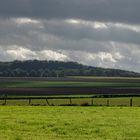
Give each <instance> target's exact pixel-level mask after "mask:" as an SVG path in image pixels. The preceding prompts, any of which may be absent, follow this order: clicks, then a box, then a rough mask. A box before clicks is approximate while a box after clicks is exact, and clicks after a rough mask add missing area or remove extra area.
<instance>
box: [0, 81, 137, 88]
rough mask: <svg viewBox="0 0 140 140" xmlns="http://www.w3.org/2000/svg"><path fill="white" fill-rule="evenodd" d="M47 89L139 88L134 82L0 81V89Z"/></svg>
mask: <svg viewBox="0 0 140 140" xmlns="http://www.w3.org/2000/svg"><path fill="white" fill-rule="evenodd" d="M48 87H112V88H113V87H114V88H125V87H127V88H140V83H135V82H132V83H131V82H128V83H127V82H60V81H59V82H54V81H52V82H50V81H0V88H48Z"/></svg>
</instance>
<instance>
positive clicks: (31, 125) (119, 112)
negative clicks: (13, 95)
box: [0, 106, 140, 140]
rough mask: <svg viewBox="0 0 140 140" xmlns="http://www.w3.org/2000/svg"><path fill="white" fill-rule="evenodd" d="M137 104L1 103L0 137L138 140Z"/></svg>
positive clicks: (19, 139) (20, 139) (0, 139)
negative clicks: (61, 104)
mask: <svg viewBox="0 0 140 140" xmlns="http://www.w3.org/2000/svg"><path fill="white" fill-rule="evenodd" d="M139 118H140V108H139V107H70V106H69V107H60V106H59V107H58V106H55V107H54V106H53V107H46V106H35V107H34V106H1V107H0V140H105V139H106V140H125V139H126V140H138V139H140V133H139V130H140V119H139Z"/></svg>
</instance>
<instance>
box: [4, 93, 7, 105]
mask: <svg viewBox="0 0 140 140" xmlns="http://www.w3.org/2000/svg"><path fill="white" fill-rule="evenodd" d="M6 103H7V95H5V98H4V105H6Z"/></svg>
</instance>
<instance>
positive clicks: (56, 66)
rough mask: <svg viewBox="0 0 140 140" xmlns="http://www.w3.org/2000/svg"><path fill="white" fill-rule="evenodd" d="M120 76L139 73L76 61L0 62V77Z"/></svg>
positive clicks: (137, 74)
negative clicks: (86, 64) (87, 64)
mask: <svg viewBox="0 0 140 140" xmlns="http://www.w3.org/2000/svg"><path fill="white" fill-rule="evenodd" d="M65 76H120V77H126V76H128V77H140V74H139V73H135V72H130V71H124V70H119V69H106V68H99V67H92V66H85V65H82V64H79V63H77V62H61V61H39V60H27V61H13V62H0V77H65Z"/></svg>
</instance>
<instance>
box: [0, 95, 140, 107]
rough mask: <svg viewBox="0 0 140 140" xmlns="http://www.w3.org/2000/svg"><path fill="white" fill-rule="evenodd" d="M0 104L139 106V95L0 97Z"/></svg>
mask: <svg viewBox="0 0 140 140" xmlns="http://www.w3.org/2000/svg"><path fill="white" fill-rule="evenodd" d="M0 104H1V105H48V106H52V105H67V106H68V105H69V106H75V105H82V106H140V95H98V96H97V95H94V96H75V97H74V96H68V97H67V96H65V97H64V96H58V97H57V96H53V97H39V96H37V97H30V96H28V97H20V96H19V97H13V96H9V97H8V96H6V95H5V96H4V97H1V98H0Z"/></svg>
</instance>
